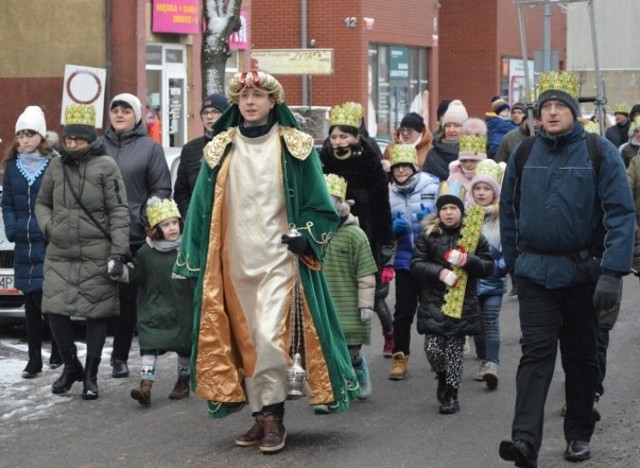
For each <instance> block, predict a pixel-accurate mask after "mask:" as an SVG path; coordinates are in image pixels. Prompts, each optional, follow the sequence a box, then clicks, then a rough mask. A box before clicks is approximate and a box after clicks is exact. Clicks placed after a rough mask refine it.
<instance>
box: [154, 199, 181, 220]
mask: <svg viewBox="0 0 640 468" xmlns="http://www.w3.org/2000/svg"><path fill="white" fill-rule="evenodd" d="M146 215H147V221H148V222H149V226H150V227H155V226H156V225H158V223H160V222H162V221H164V220H165V219H169V218H181V216H180V210H178V205H176V202H174V201H173V200H172V199H170V198H164V199H160V198H158V197H151V198H150V199H149V201H148V202H147V210H146Z"/></svg>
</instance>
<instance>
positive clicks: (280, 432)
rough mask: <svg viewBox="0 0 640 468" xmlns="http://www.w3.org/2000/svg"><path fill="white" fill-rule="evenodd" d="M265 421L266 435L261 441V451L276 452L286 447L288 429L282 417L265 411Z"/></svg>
mask: <svg viewBox="0 0 640 468" xmlns="http://www.w3.org/2000/svg"><path fill="white" fill-rule="evenodd" d="M263 421H264V437H263V438H262V442H260V451H261V452H266V453H274V452H277V451H279V450H281V449H282V448H284V443H285V440H286V439H287V431H286V429H285V428H284V425H283V424H282V418H281V417H280V416H276V415H275V414H273V413H265V414H264V416H263Z"/></svg>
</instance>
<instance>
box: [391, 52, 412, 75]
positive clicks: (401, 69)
mask: <svg viewBox="0 0 640 468" xmlns="http://www.w3.org/2000/svg"><path fill="white" fill-rule="evenodd" d="M389 79H391V80H408V79H409V48H408V47H389Z"/></svg>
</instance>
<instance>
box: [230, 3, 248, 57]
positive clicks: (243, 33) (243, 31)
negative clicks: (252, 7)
mask: <svg viewBox="0 0 640 468" xmlns="http://www.w3.org/2000/svg"><path fill="white" fill-rule="evenodd" d="M239 19H240V29H238V30H237V31H236V32H233V33H231V35H230V36H229V48H230V49H231V50H246V49H248V48H249V44H250V43H251V27H250V26H251V23H250V22H249V11H248V10H242V11H241V12H240V18H239Z"/></svg>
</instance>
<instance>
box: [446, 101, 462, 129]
mask: <svg viewBox="0 0 640 468" xmlns="http://www.w3.org/2000/svg"><path fill="white" fill-rule="evenodd" d="M468 118H469V114H467V109H465V107H464V105H463V104H462V101H460V100H459V99H456V100H454V101H451V103H450V104H449V107H448V108H447V112H445V113H444V115H443V116H442V126H443V127H444V126H445V125H447V124H448V123H455V124H458V125H462V124H463V123H464V121H465V120H467V119H468Z"/></svg>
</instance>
